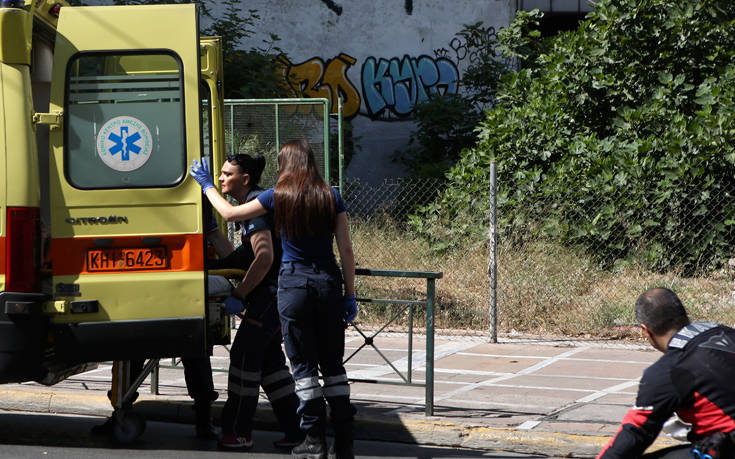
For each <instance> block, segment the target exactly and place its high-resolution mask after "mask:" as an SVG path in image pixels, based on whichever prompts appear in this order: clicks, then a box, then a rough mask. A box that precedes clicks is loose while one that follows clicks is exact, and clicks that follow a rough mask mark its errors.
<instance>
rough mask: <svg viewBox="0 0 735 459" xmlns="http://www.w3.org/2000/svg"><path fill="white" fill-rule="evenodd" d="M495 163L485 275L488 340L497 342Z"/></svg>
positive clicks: (491, 170) (493, 167)
mask: <svg viewBox="0 0 735 459" xmlns="http://www.w3.org/2000/svg"><path fill="white" fill-rule="evenodd" d="M497 196H498V195H497V164H496V163H495V161H491V162H490V234H489V236H490V254H489V260H488V265H487V275H488V276H489V277H490V342H491V343H497V342H498V304H497V300H498V297H497V294H498V261H497V240H496V232H495V230H496V225H497V205H498V199H497Z"/></svg>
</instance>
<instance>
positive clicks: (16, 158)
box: [0, 0, 229, 384]
mask: <svg viewBox="0 0 735 459" xmlns="http://www.w3.org/2000/svg"><path fill="white" fill-rule="evenodd" d="M198 30H199V24H198V14H197V7H196V6H195V5H193V4H188V5H150V6H148V5H147V6H100V7H70V6H67V5H66V4H65V3H63V2H59V1H56V0H26V2H25V3H23V2H22V1H21V0H0V258H1V259H0V382H3V383H7V382H20V381H29V380H35V381H41V382H44V383H46V384H53V383H55V382H58V381H59V380H61V379H63V378H65V377H67V376H69V375H70V374H73V373H74V372H78V371H80V370H82V369H83V368H85V367H86V366H87V365H88V364H90V363H94V362H101V361H109V360H115V361H124V360H129V359H142V358H160V357H170V356H200V355H206V354H207V352H208V351H209V350H210V349H211V345H212V344H214V343H216V342H218V340H224V341H228V340H229V335H228V334H227V333H228V330H229V328H228V327H227V324H226V321H225V320H224V319H223V317H222V314H221V313H220V312H219V310H218V309H217V308H213V307H211V305H210V307H208V306H207V301H206V299H207V291H206V289H207V286H206V282H205V279H206V272H205V256H206V241H205V237H204V234H203V226H204V218H205V216H204V213H203V201H202V193H201V189H200V187H199V186H198V185H197V184H196V182H195V181H194V180H193V179H192V178H191V177H189V175H188V173H187V172H188V166H189V165H190V164H191V162H192V160H193V159H195V158H199V157H201V156H209V157H212V156H214V158H213V163H214V164H219V163H221V162H222V161H223V158H222V155H223V153H222V143H221V139H222V138H223V132H222V129H223V128H222V126H223V125H222V109H223V96H222V62H221V46H220V42H219V41H218V39H216V38H209V39H202V38H200V37H199V35H198Z"/></svg>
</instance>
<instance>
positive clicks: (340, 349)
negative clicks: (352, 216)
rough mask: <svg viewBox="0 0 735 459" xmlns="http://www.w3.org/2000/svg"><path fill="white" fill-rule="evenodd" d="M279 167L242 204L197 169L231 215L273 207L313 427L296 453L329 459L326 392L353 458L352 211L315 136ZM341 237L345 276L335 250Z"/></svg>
mask: <svg viewBox="0 0 735 459" xmlns="http://www.w3.org/2000/svg"><path fill="white" fill-rule="evenodd" d="M278 165H279V173H278V180H277V183H276V186H275V188H271V189H269V190H266V191H264V192H263V193H261V194H260V195H259V196H258V197H257V198H256V199H254V200H252V201H250V202H247V203H245V204H241V205H238V206H233V205H231V204H230V203H229V202H227V200H225V199H224V198H223V197H222V196H221V195H220V194H219V193H218V192H217V190H216V188H214V184H213V183H212V179H211V174H210V173H209V171H207V169H206V165H205V164H203V163H202V164H200V163H198V162H197V161H195V162H194V165H193V166H192V168H191V169H192V170H191V175H192V176H193V177H194V178H195V179H196V180H197V182H199V184H200V185H201V186H202V189H203V191H204V193H205V195H206V196H207V198H208V199H209V200H210V202H211V203H212V206H213V207H214V208H215V209H216V210H217V212H219V213H220V215H222V217H223V218H224V219H225V220H227V221H237V220H243V219H250V218H253V217H256V216H258V215H263V214H265V213H267V212H273V216H274V220H275V223H274V226H275V228H276V230H277V231H278V232H279V234H280V237H281V245H282V247H283V257H282V259H281V268H280V272H279V277H278V313H279V316H280V320H281V328H282V330H283V337H284V342H285V345H286V354H287V355H288V358H289V360H290V361H291V367H292V370H293V376H294V380H295V386H296V394H297V395H298V397H299V410H298V412H299V417H300V422H301V429H302V430H303V431H304V432H305V433H306V438H305V440H304V441H303V442H302V443H301V444H300V445H298V446H296V447H294V449H293V451H292V453H293V456H294V457H296V458H307V457H308V458H326V455H327V448H326V441H325V430H326V404H325V402H324V399H325V398H326V401H327V402H328V403H329V406H330V409H331V421H332V426H333V428H334V432H335V443H334V447H335V453H336V456H337V457H338V458H352V457H354V452H353V433H352V419H353V414H352V407H351V406H350V386H349V385H348V382H347V375H346V373H345V369H344V366H343V365H342V358H343V357H344V329H345V324H348V323H350V322H351V321H352V320H353V319H354V318H355V316H356V314H357V303H356V302H355V258H354V254H353V252H352V242H351V241H350V233H349V226H348V221H347V212H346V210H345V205H344V202H343V201H342V197H341V196H340V194H339V192H338V191H337V190H336V189H334V188H331V187H329V185H327V183H326V182H325V181H324V179H322V178H321V176H320V175H319V170H318V168H317V166H316V161H315V159H314V152H313V151H312V149H311V146H310V145H309V144H308V142H306V141H304V140H294V141H291V142H288V143H286V144H285V145H283V147H282V148H281V150H280V152H279V153H278ZM334 239H336V242H337V250H338V251H339V256H340V262H341V264H342V271H343V273H344V279H343V276H342V273H340V269H339V267H338V266H337V262H336V259H335V257H334V252H333V250H332V241H333V240H334ZM343 288H344V290H343ZM319 372H321V374H322V377H323V379H324V386H323V387H322V386H321V385H320V383H319Z"/></svg>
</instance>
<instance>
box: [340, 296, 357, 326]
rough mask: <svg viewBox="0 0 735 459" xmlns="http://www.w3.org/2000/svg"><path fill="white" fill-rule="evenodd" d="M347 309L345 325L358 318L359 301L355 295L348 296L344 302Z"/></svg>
mask: <svg viewBox="0 0 735 459" xmlns="http://www.w3.org/2000/svg"><path fill="white" fill-rule="evenodd" d="M343 305H344V308H345V323H346V324H349V323H351V322H352V321H353V320H355V317H357V301H355V295H346V296H345V298H344V300H343Z"/></svg>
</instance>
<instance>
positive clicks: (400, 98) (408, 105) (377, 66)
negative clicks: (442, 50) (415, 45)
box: [362, 55, 459, 120]
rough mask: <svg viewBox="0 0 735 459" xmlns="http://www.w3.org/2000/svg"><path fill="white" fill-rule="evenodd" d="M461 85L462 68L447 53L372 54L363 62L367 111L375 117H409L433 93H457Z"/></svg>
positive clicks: (363, 87) (370, 115)
mask: <svg viewBox="0 0 735 459" xmlns="http://www.w3.org/2000/svg"><path fill="white" fill-rule="evenodd" d="M458 87H459V70H457V66H456V65H455V64H454V62H452V61H451V60H449V59H448V58H446V57H444V56H437V57H430V56H426V55H422V56H419V57H411V56H409V55H405V56H403V57H402V58H398V57H393V58H391V59H384V58H379V59H377V58H375V57H372V56H371V57H368V58H367V59H366V60H365V63H364V64H363V65H362V93H363V96H364V100H365V109H366V111H367V113H366V115H367V116H368V117H370V118H372V119H380V120H400V119H405V118H406V117H408V116H410V115H411V113H412V112H413V107H414V105H416V104H418V103H420V102H424V101H427V100H428V99H429V98H430V96H431V95H443V94H456V93H457V90H458Z"/></svg>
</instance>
